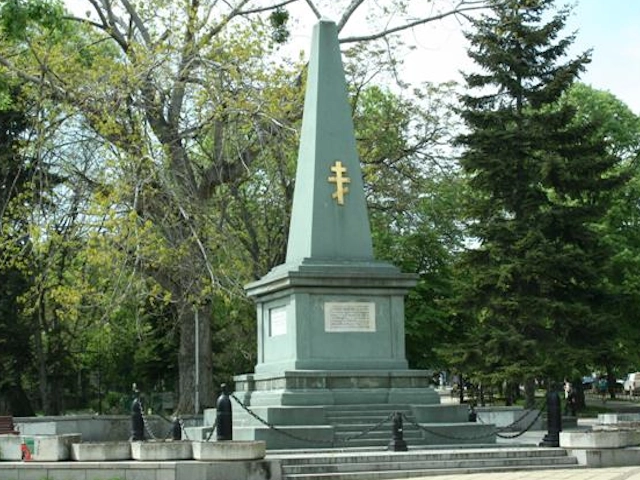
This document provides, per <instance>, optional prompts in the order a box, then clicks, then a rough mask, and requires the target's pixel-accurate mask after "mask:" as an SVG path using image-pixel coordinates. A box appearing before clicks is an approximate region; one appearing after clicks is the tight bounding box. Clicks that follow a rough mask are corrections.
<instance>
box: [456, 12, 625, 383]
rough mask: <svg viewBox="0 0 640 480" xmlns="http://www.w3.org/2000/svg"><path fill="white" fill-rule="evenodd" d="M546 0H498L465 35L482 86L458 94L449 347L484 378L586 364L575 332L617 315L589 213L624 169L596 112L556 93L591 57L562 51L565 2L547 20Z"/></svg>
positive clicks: (471, 77)
mask: <svg viewBox="0 0 640 480" xmlns="http://www.w3.org/2000/svg"><path fill="white" fill-rule="evenodd" d="M551 6H552V2H550V1H548V0H540V1H532V2H527V3H526V5H523V4H522V3H521V2H517V1H508V2H494V3H493V7H492V9H491V14H490V15H489V14H488V15H484V16H482V18H480V19H479V20H477V21H475V22H474V27H475V30H474V31H472V32H471V33H470V34H469V35H468V38H469V39H470V41H471V43H472V47H471V49H470V51H469V55H470V56H471V58H473V59H474V61H475V62H476V63H477V65H478V66H480V67H481V68H482V72H481V73H470V74H467V75H466V77H465V78H466V82H467V86H468V88H469V89H470V91H471V92H473V91H474V90H475V91H477V92H478V93H477V94H476V95H473V94H472V93H469V94H466V95H463V96H462V97H461V102H462V109H461V115H462V117H463V118H464V120H465V122H466V124H467V126H468V128H469V132H468V133H465V134H463V135H461V136H460V137H459V142H460V144H461V145H462V146H464V147H465V151H464V152H463V155H462V157H461V164H462V167H463V170H464V173H465V175H466V177H467V179H468V182H469V186H470V189H471V197H470V199H469V201H468V205H467V212H468V216H469V223H470V224H469V234H470V236H471V241H472V242H473V244H474V246H473V248H471V249H469V250H468V252H466V254H465V255H464V258H463V260H462V261H461V262H460V263H459V264H458V266H457V270H458V278H460V279H465V281H462V282H461V284H460V286H459V287H458V288H459V293H458V295H459V301H458V306H459V308H460V309H462V310H461V314H462V313H464V317H465V325H464V328H463V333H464V341H463V342H460V344H459V345H458V346H457V348H454V349H453V350H452V354H451V357H452V362H453V363H454V364H458V365H459V366H461V367H462V366H463V365H467V367H468V368H473V369H474V372H476V373H477V374H478V378H479V379H483V380H484V381H486V382H489V383H496V382H502V381H503V380H505V379H506V380H513V381H515V382H521V381H522V380H523V379H524V378H527V377H535V376H538V377H540V376H542V377H543V378H545V377H546V376H551V377H554V378H562V376H563V374H566V373H567V372H568V371H570V370H571V369H572V367H575V368H578V369H584V368H586V364H587V363H588V362H589V360H591V359H593V357H594V352H593V350H592V349H591V347H592V346H593V342H591V340H590V338H589V336H586V335H584V332H585V331H589V332H593V334H594V335H595V336H596V337H597V338H602V337H601V335H599V333H602V334H605V335H606V333H605V332H604V330H601V327H604V326H605V325H612V324H615V323H614V322H615V316H612V315H609V312H608V310H607V305H611V302H612V301H613V298H612V297H611V294H610V293H611V292H610V291H608V289H607V288H606V281H605V280H604V279H605V278H606V274H607V265H608V262H609V260H610V258H611V255H612V252H611V251H610V249H609V248H607V245H606V244H605V242H604V241H603V238H602V236H601V235H600V234H599V232H598V231H597V228H596V224H597V222H599V221H601V220H602V218H603V217H604V215H605V214H606V211H607V208H608V206H609V202H610V199H611V195H612V192H614V191H615V190H616V189H617V188H618V187H619V186H620V185H621V184H622V183H623V182H624V176H623V175H622V174H621V172H620V171H619V170H617V167H618V165H619V159H618V158H617V157H615V156H614V155H613V152H611V151H609V150H608V144H607V143H606V142H605V141H604V140H603V139H602V138H600V137H598V135H597V132H598V128H599V127H598V124H597V123H596V122H584V123H582V122H578V121H576V120H575V119H576V110H575V108H573V107H572V106H571V105H568V104H566V103H562V102H560V100H561V99H562V96H563V94H564V93H565V92H567V91H568V89H569V88H570V87H571V85H572V84H573V82H574V81H575V79H576V78H577V76H578V75H579V73H580V72H581V71H582V70H583V69H584V65H585V64H586V63H587V62H588V60H589V57H588V54H583V55H580V56H578V57H577V58H575V59H573V60H568V61H566V63H564V64H562V63H559V62H560V61H561V60H562V59H563V56H564V55H565V53H566V50H567V48H568V47H569V45H570V44H571V42H572V37H567V38H559V35H560V33H561V30H562V28H563V26H564V23H565V19H566V16H567V14H568V12H567V11H564V10H561V11H559V12H556V13H555V14H554V15H553V16H552V17H551V18H550V20H548V21H547V22H546V23H543V18H547V17H546V16H545V15H546V11H547V9H549V8H550V7H551ZM596 332H597V333H596ZM607 333H608V332H607ZM596 348H597V347H596Z"/></svg>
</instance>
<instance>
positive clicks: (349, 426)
mask: <svg viewBox="0 0 640 480" xmlns="http://www.w3.org/2000/svg"><path fill="white" fill-rule="evenodd" d="M332 426H333V428H334V429H335V431H336V432H362V431H365V430H368V429H370V428H373V427H376V426H377V427H376V429H375V430H376V431H391V429H392V423H391V422H385V423H382V424H379V423H378V422H376V423H373V422H362V423H359V422H349V423H333V424H332ZM402 429H403V430H404V431H405V432H410V431H418V430H419V428H418V427H417V426H415V425H413V424H411V423H409V422H405V423H404V424H403V426H402Z"/></svg>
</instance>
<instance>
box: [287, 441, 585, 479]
mask: <svg viewBox="0 0 640 480" xmlns="http://www.w3.org/2000/svg"><path fill="white" fill-rule="evenodd" d="M577 466H578V462H577V460H576V458H574V457H570V456H568V455H567V453H566V451H565V450H563V449H545V448H535V449H525V448H518V449H513V448H493V449H487V448H484V449H472V450H466V451H465V450H455V451H454V450H447V451H426V452H425V451H423V452H419V453H414V452H384V453H383V452H361V453H359V454H357V455H347V454H345V455H332V456H324V455H321V456H315V457H306V458H304V457H298V458H287V459H283V462H282V472H283V479H284V480H294V479H295V480H314V479H318V480H319V479H331V480H348V479H353V480H365V479H389V478H409V477H417V476H431V475H437V474H446V473H467V472H476V471H485V472H491V471H500V470H504V471H514V470H523V469H532V468H535V469H537V470H539V469H551V468H560V467H562V468H567V467H577Z"/></svg>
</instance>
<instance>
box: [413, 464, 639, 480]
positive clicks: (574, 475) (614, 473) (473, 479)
mask: <svg viewBox="0 0 640 480" xmlns="http://www.w3.org/2000/svg"><path fill="white" fill-rule="evenodd" d="M547 479H553V480H640V465H639V466H637V467H615V468H572V469H562V470H530V471H522V472H501V473H496V472H489V473H467V474H453V475H434V476H428V477H419V478H412V479H411V480H547Z"/></svg>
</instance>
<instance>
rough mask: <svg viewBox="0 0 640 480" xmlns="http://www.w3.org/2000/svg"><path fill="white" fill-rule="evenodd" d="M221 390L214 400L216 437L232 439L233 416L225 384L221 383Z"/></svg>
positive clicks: (219, 439) (218, 438)
mask: <svg viewBox="0 0 640 480" xmlns="http://www.w3.org/2000/svg"><path fill="white" fill-rule="evenodd" d="M221 388H222V392H221V393H220V396H219V397H218V400H217V401H216V439H217V440H218V441H221V440H232V439H233V418H232V414H231V399H230V398H229V392H228V390H227V385H226V384H225V383H223V384H222V385H221Z"/></svg>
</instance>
